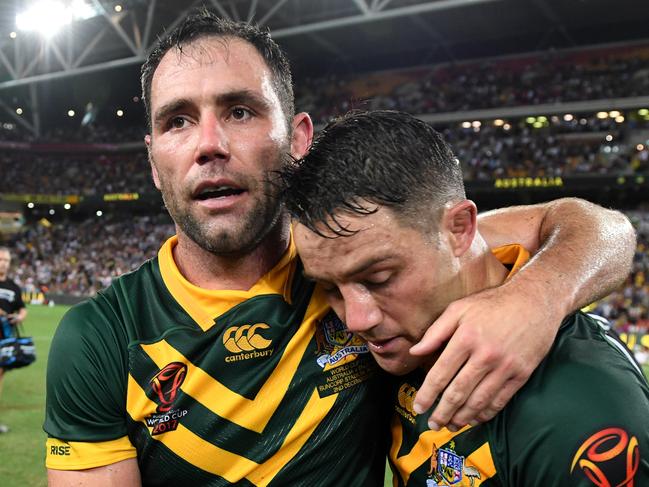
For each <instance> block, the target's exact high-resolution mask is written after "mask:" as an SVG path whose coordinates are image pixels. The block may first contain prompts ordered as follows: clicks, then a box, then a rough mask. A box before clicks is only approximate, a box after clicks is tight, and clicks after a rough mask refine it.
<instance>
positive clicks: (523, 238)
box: [478, 198, 635, 315]
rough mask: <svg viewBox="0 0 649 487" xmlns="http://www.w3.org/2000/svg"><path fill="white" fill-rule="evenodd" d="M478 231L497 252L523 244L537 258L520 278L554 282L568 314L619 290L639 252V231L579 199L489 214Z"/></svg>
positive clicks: (623, 219)
mask: <svg viewBox="0 0 649 487" xmlns="http://www.w3.org/2000/svg"><path fill="white" fill-rule="evenodd" d="M478 228H479V231H480V233H481V234H482V236H483V237H484V238H485V240H486V241H487V244H488V245H489V247H490V248H492V249H493V248H495V247H498V246H500V245H505V244H508V243H520V244H522V245H523V246H524V247H525V248H526V249H527V250H529V251H530V252H531V253H532V254H536V255H534V257H533V259H532V260H531V261H530V263H529V264H528V265H527V266H526V269H525V272H521V273H519V275H517V276H516V279H518V280H525V279H527V280H531V279H534V280H535V281H540V282H546V283H550V286H551V289H547V291H550V292H549V293H547V292H546V294H551V295H552V299H553V300H555V299H556V298H557V296H559V297H561V298H562V301H563V303H562V304H563V307H564V308H565V312H564V313H563V314H564V315H565V314H568V313H570V312H572V311H575V310H577V309H579V308H581V307H583V306H585V305H587V304H590V303H592V302H593V301H596V300H597V299H600V298H602V297H604V296H606V295H607V294H609V293H610V292H612V291H613V290H615V289H616V288H617V287H618V286H620V285H621V284H622V283H623V282H624V279H625V278H626V276H627V275H628V274H629V272H630V270H631V261H632V259H633V254H634V251H635V232H634V230H633V227H632V226H631V223H630V222H629V220H628V219H627V218H626V217H625V216H624V215H623V214H622V213H620V212H619V211H614V210H607V209H605V208H602V207H601V206H597V205H594V204H593V203H589V202H588V201H585V200H581V199H577V198H563V199H560V200H556V201H551V202H549V203H543V204H539V205H530V206H514V207H511V208H503V209H500V210H494V211H490V212H487V213H484V214H482V215H480V216H479V219H478ZM521 276H522V277H521ZM519 284H520V283H519Z"/></svg>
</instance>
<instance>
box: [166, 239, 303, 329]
mask: <svg viewBox="0 0 649 487" xmlns="http://www.w3.org/2000/svg"><path fill="white" fill-rule="evenodd" d="M177 243H178V237H176V236H173V237H171V238H169V239H168V240H167V241H166V242H165V243H164V245H163V246H162V247H161V248H160V251H159V252H158V262H159V266H160V274H161V275H162V280H163V281H164V284H165V286H166V287H167V289H168V290H169V292H170V293H171V295H172V296H173V297H174V299H175V300H176V301H177V302H178V304H180V306H181V307H182V308H183V309H184V310H185V312H186V313H187V314H188V315H189V316H191V317H192V319H193V320H194V321H195V322H196V323H197V324H198V325H199V326H200V327H201V328H202V329H203V331H206V330H208V329H209V328H211V327H212V326H213V325H214V321H215V320H214V318H215V317H217V316H220V315H222V314H223V313H225V312H227V311H228V310H230V309H231V308H233V307H234V306H236V305H238V304H241V303H243V302H244V301H246V300H248V299H250V298H254V297H255V296H259V295H262V294H281V295H282V296H283V297H284V300H285V301H286V302H287V303H290V302H291V282H292V279H293V274H294V272H295V265H296V262H297V259H296V258H295V257H296V255H297V251H296V249H295V244H294V243H293V237H292V236H291V242H290V245H289V248H288V250H287V251H286V252H285V253H284V255H283V256H282V258H281V259H280V261H279V262H278V263H277V264H276V265H275V267H273V268H272V269H271V270H270V271H269V272H268V273H266V274H265V275H264V276H263V277H262V278H261V279H259V280H258V281H257V282H256V283H255V284H254V285H253V286H252V287H251V288H250V289H249V290H247V291H239V290H209V289H202V288H200V287H198V286H195V285H193V284H192V283H191V282H189V281H188V280H187V279H185V277H184V276H183V275H182V274H181V273H180V270H179V269H178V266H177V265H176V262H175V261H174V258H173V248H174V247H175V246H176V244H177Z"/></svg>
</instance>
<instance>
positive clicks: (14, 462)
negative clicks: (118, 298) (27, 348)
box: [0, 306, 67, 487]
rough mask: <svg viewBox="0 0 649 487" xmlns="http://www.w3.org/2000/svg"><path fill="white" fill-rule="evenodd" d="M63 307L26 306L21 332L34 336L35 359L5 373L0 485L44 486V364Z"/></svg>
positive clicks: (0, 401) (1, 404)
mask: <svg viewBox="0 0 649 487" xmlns="http://www.w3.org/2000/svg"><path fill="white" fill-rule="evenodd" d="M66 310H67V307H63V306H54V307H53V308H47V307H45V306H30V307H29V315H28V317H27V320H26V322H25V327H24V328H25V334H26V335H31V336H33V337H34V343H35V345H36V354H37V359H36V362H34V363H33V364H32V365H30V366H28V367H24V368H22V369H19V370H14V371H12V372H9V373H7V374H6V375H5V379H4V385H3V391H2V396H1V397H0V422H2V423H4V424H7V425H9V427H10V428H11V431H10V432H9V433H8V434H6V435H0V452H2V460H1V461H0V479H2V485H3V487H18V486H30V487H31V486H44V485H47V482H46V479H45V467H44V466H43V465H44V464H43V462H44V458H45V433H44V432H43V429H42V424H43V411H44V410H45V368H46V364H47V353H48V351H49V349H50V342H51V341H52V334H53V333H54V329H55V327H56V325H57V323H58V322H59V320H60V319H61V316H62V315H63V313H65V311H66Z"/></svg>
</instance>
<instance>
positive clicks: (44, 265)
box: [11, 215, 174, 296]
mask: <svg viewBox="0 0 649 487" xmlns="http://www.w3.org/2000/svg"><path fill="white" fill-rule="evenodd" d="M173 233H174V228H173V225H172V224H171V221H170V220H169V218H168V216H166V215H164V216H157V217H153V216H143V217H136V218H132V219H130V220H118V219H114V220H111V219H108V218H102V219H89V220H86V221H84V222H81V223H73V222H66V223H54V224H52V225H51V226H44V225H41V224H35V225H33V226H31V227H29V228H28V229H27V230H25V231H24V232H22V233H21V234H19V235H17V236H15V237H14V238H13V240H12V244H11V246H12V247H13V248H14V253H15V254H16V260H17V261H19V264H18V265H17V266H16V268H15V269H14V278H15V280H16V282H17V283H18V284H19V285H20V286H21V287H23V288H27V289H41V288H42V287H46V288H47V289H48V291H49V292H52V293H66V294H70V295H74V296H89V295H92V294H94V293H95V292H97V291H98V290H100V289H103V288H105V287H107V286H108V285H109V284H110V283H111V281H112V279H113V278H115V277H117V276H119V275H121V274H124V273H126V272H129V271H131V270H134V269H135V268H136V267H138V266H140V265H141V264H142V262H144V260H146V259H149V258H152V257H155V256H156V254H157V251H158V249H159V247H160V245H161V244H162V242H164V241H165V240H166V238H167V237H169V236H171V235H173Z"/></svg>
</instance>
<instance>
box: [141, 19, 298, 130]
mask: <svg viewBox="0 0 649 487" xmlns="http://www.w3.org/2000/svg"><path fill="white" fill-rule="evenodd" d="M205 37H221V38H234V39H241V40H243V41H245V42H248V43H249V44H251V45H252V46H253V47H254V48H255V49H257V52H259V54H260V55H261V57H262V58H263V59H264V61H266V64H267V66H268V67H269V69H270V71H271V72H272V74H273V86H274V88H275V90H276V91H277V94H278V97H279V100H280V103H281V105H282V111H283V112H284V115H285V116H286V119H287V123H289V124H290V122H291V119H292V118H293V115H294V112H295V102H294V98H293V80H292V77H291V67H290V64H289V62H288V59H286V56H285V55H284V52H283V51H282V49H281V48H280V47H279V46H278V45H277V43H276V42H275V41H274V40H273V39H272V38H271V37H270V32H269V31H267V30H265V31H262V30H261V29H259V28H258V27H256V26H254V25H251V24H247V23H244V22H233V21H231V20H227V19H222V18H220V17H217V16H216V15H214V14H213V13H212V12H210V11H209V10H205V9H204V10H201V11H200V12H198V13H196V14H193V15H190V16H188V17H187V18H186V19H185V20H184V21H183V22H182V23H181V24H180V25H179V26H178V27H176V28H175V29H174V30H172V31H171V32H169V33H167V34H165V35H164V36H163V37H162V38H160V39H158V42H157V43H156V45H155V46H154V48H153V49H152V50H151V52H150V53H149V55H148V56H147V58H146V60H145V61H144V64H143V65H142V69H141V78H140V81H141V83H142V100H143V101H144V106H145V108H146V114H147V123H148V125H149V129H150V128H151V82H152V80H153V74H154V73H155V70H156V69H157V68H158V65H159V64H160V61H161V60H162V58H163V57H164V55H165V54H166V53H167V52H168V51H169V50H170V49H172V48H176V49H178V51H179V52H182V49H183V47H184V46H187V45H189V44H191V43H192V42H196V41H197V40H199V39H202V38H205Z"/></svg>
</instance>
